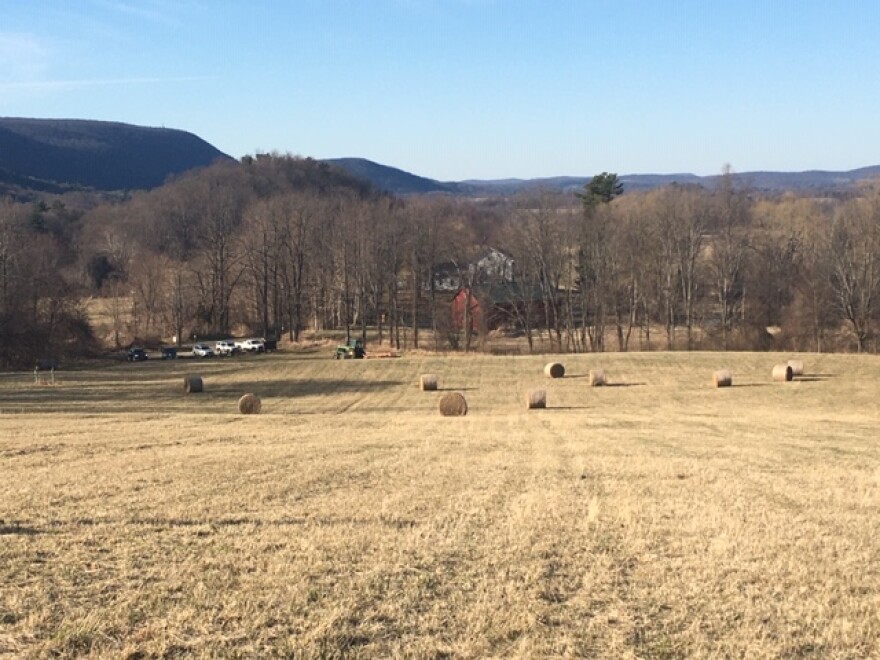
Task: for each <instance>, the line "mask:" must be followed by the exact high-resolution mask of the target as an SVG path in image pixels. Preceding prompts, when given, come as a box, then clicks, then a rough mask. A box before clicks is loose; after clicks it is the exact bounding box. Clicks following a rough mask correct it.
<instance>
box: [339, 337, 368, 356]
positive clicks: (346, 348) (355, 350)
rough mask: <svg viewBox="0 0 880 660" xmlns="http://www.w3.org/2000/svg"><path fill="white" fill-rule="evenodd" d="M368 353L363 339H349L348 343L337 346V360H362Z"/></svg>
mask: <svg viewBox="0 0 880 660" xmlns="http://www.w3.org/2000/svg"><path fill="white" fill-rule="evenodd" d="M365 355H366V351H365V350H364V341H363V340H362V339H349V340H348V343H345V344H340V345H339V346H337V347H336V359H337V360H350V359H355V360H361V359H363V357H364V356H365Z"/></svg>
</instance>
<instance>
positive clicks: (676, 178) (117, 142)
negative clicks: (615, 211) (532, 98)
mask: <svg viewBox="0 0 880 660" xmlns="http://www.w3.org/2000/svg"><path fill="white" fill-rule="evenodd" d="M218 159H224V160H232V159H231V158H230V157H229V156H228V155H226V154H224V153H223V152H221V151H220V150H218V149H217V148H215V147H214V146H212V145H211V144H209V143H208V142H206V141H205V140H203V139H202V138H200V137H198V136H196V135H193V134H192V133H188V132H186V131H182V130H178V129H170V128H151V127H144V126H135V125H132V124H124V123H119V122H106V121H91V120H82V119H26V118H15V117H5V118H4V117H0V196H2V195H3V194H5V193H6V192H12V193H13V195H15V194H16V191H31V192H32V191H38V192H39V193H50V194H55V193H63V192H66V191H69V190H76V189H94V190H96V191H108V192H110V191H126V190H147V189H151V188H156V187H158V186H161V185H162V184H163V183H164V182H165V181H166V180H167V179H168V178H169V177H171V176H174V175H177V174H181V173H183V172H186V171H188V170H191V169H194V168H198V167H206V166H208V165H210V164H212V163H213V162H215V161H216V160H218ZM323 162H325V163H327V164H328V165H330V166H332V167H336V168H339V169H340V170H342V171H343V172H345V173H347V174H349V175H351V176H354V177H356V178H358V179H360V180H362V181H366V182H368V183H369V184H371V185H372V186H373V187H374V188H376V189H377V190H380V191H384V192H388V193H392V194H396V195H413V194H446V195H459V196H467V197H486V196H504V195H514V194H517V193H520V192H523V191H526V190H529V189H537V188H549V189H553V190H561V191H566V192H573V191H578V190H581V189H582V188H583V186H584V184H586V183H587V182H588V181H589V180H590V178H591V176H558V177H546V178H536V179H495V180H464V181H437V180H435V179H430V178H427V177H423V176H419V175H416V174H413V173H411V172H407V171H405V170H402V169H399V168H396V167H391V166H388V165H382V164H380V163H376V162H374V161H371V160H367V159H365V158H331V159H325V160H324V161H323ZM733 176H734V179H735V181H737V182H738V183H740V184H741V185H743V186H746V187H749V188H752V189H755V190H759V191H767V192H781V191H785V190H791V191H796V192H797V191H802V192H803V191H809V192H814V193H816V194H823V193H829V192H830V193H837V192H841V191H845V190H847V189H849V188H851V187H852V186H854V185H856V184H857V183H859V182H860V181H864V180H866V179H873V178H877V177H880V165H875V166H870V167H862V168H858V169H854V170H849V171H843V172H835V171H825V170H809V171H805V172H768V171H757V172H741V173H735V174H734V175H733ZM619 177H620V180H621V182H622V183H623V186H624V190H625V191H639V190H649V189H652V188H657V187H661V186H665V185H668V184H670V183H680V184H689V185H700V186H704V187H707V188H711V187H713V186H715V185H716V184H717V181H718V179H719V177H718V176H697V175H695V174H688V173H680V174H619Z"/></svg>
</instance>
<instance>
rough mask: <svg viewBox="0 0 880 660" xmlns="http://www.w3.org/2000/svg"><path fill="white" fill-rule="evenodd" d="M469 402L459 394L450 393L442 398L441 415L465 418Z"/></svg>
mask: <svg viewBox="0 0 880 660" xmlns="http://www.w3.org/2000/svg"><path fill="white" fill-rule="evenodd" d="M467 409H468V407H467V401H466V400H465V398H464V395H462V394H459V393H458V392H449V393H448V394H444V395H443V396H442V397H440V414H441V415H443V416H444V417H463V416H464V415H467Z"/></svg>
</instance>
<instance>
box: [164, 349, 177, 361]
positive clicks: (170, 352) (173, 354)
mask: <svg viewBox="0 0 880 660" xmlns="http://www.w3.org/2000/svg"><path fill="white" fill-rule="evenodd" d="M162 359H163V360H176V359H177V348H176V347H175V346H165V347H164V348H163V349H162Z"/></svg>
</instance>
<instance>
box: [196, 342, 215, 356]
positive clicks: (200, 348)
mask: <svg viewBox="0 0 880 660" xmlns="http://www.w3.org/2000/svg"><path fill="white" fill-rule="evenodd" d="M192 354H193V355H194V356H196V357H214V349H213V348H211V347H210V346H208V345H207V344H196V345H195V346H193V349H192Z"/></svg>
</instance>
